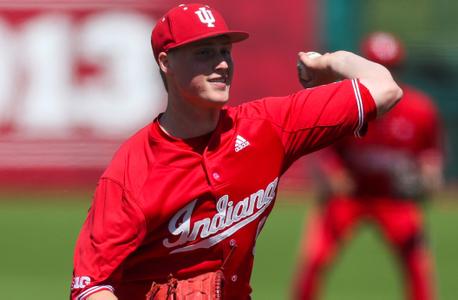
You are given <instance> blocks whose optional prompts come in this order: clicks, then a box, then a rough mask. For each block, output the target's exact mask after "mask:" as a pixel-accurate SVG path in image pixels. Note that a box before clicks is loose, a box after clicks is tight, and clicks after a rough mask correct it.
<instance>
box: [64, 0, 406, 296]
mask: <svg viewBox="0 0 458 300" xmlns="http://www.w3.org/2000/svg"><path fill="white" fill-rule="evenodd" d="M247 37H248V34H247V33H245V32H242V31H233V30H229V29H228V27H227V25H226V23H225V22H224V20H223V18H222V16H221V15H220V14H219V13H218V12H217V11H216V10H215V9H213V8H210V7H209V6H207V5H202V4H186V5H180V6H178V7H175V8H173V9H171V10H170V11H169V12H167V13H166V14H165V16H164V17H163V18H161V19H159V21H158V22H157V24H156V25H155V27H154V29H153V32H152V47H153V50H154V51H153V52H154V57H155V59H156V61H157V63H158V66H159V68H160V72H161V74H162V78H163V80H164V83H165V86H166V89H167V92H168V105H167V108H166V110H165V112H163V113H162V114H160V115H159V116H158V117H157V118H156V119H155V120H154V121H153V122H152V123H151V124H148V125H147V126H146V127H144V128H143V129H141V130H140V131H139V132H137V133H136V134H135V135H134V136H132V137H131V138H130V139H129V140H127V141H126V142H125V143H124V144H123V145H122V146H121V147H120V149H119V150H118V152H117V153H116V154H115V156H114V158H113V160H112V162H111V163H110V165H109V166H108V168H107V170H106V171H105V172H104V174H103V175H102V177H101V178H100V181H99V183H98V186H97V189H96V192H95V195H94V198H93V203H92V206H91V208H90V210H89V212H88V216H87V219H86V221H85V223H84V225H83V228H82V230H81V232H80V235H79V238H78V241H77V244H76V249H75V256H74V271H73V284H72V288H71V299H75V300H76V299H78V300H84V299H89V300H97V299H105V300H108V299H128V300H135V299H145V297H146V299H175V298H176V299H183V298H184V297H187V298H186V299H213V298H215V299H219V298H221V297H224V298H226V299H248V298H249V297H250V293H251V288H250V284H249V281H250V275H251V270H252V266H253V258H254V257H253V248H254V246H255V242H256V237H257V236H258V234H259V232H260V231H261V229H262V227H263V225H264V223H265V221H266V218H267V216H268V215H269V213H270V211H271V209H272V207H273V203H274V201H275V196H276V193H277V187H278V183H279V178H280V176H281V175H282V174H283V173H284V172H285V171H286V170H287V169H288V167H289V166H290V165H291V164H292V163H293V162H294V161H295V160H296V159H298V158H299V157H301V156H302V155H304V154H306V153H309V152H312V151H315V150H317V149H320V148H322V147H325V146H327V145H329V144H330V143H332V142H333V141H335V140H336V139H338V138H339V137H342V136H344V135H349V134H350V135H351V134H356V135H362V134H363V131H364V130H365V128H366V126H367V121H369V120H371V119H373V118H374V117H375V116H376V115H381V114H383V113H384V112H385V111H387V110H389V109H390V108H391V107H392V106H393V105H394V104H395V103H396V102H397V101H398V100H399V99H400V98H401V96H402V90H401V89H400V88H399V87H398V85H397V84H396V83H395V81H394V80H393V78H392V76H391V74H390V72H389V71H388V70H387V69H386V68H385V67H383V66H381V65H379V64H376V63H373V62H371V61H369V60H366V59H364V58H362V57H360V56H357V55H355V54H352V53H349V52H344V51H340V52H335V53H330V54H325V55H322V56H319V57H315V58H313V55H311V54H310V57H309V55H308V54H306V53H300V54H299V56H298V60H299V62H300V64H301V78H302V81H303V83H304V85H305V86H315V85H320V84H325V83H326V84H327V85H323V86H318V87H315V88H307V89H304V90H300V91H298V92H297V93H295V94H292V95H289V96H285V97H267V98H264V99H260V100H256V101H252V102H248V103H245V104H242V105H240V106H236V107H229V106H226V103H227V102H228V100H229V89H230V87H231V82H232V76H233V70H234V64H233V61H232V58H231V49H232V44H233V43H236V42H240V41H242V40H244V39H246V38H247ZM315 56H318V55H315ZM340 79H343V80H341V81H339V82H336V80H340ZM145 295H146V296H145Z"/></svg>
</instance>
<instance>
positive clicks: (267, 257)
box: [0, 191, 458, 300]
mask: <svg viewBox="0 0 458 300" xmlns="http://www.w3.org/2000/svg"><path fill="white" fill-rule="evenodd" d="M90 194H91V193H74V192H70V191H66V192H65V191H64V192H54V193H38V192H37V193H35V194H33V195H32V194H29V195H27V196H24V195H23V196H18V195H17V194H9V195H7V194H2V195H1V196H0V235H1V243H0V282H1V284H0V286H1V296H0V298H1V299H9V300H16V299H17V300H19V299H21V300H22V299H47V300H54V299H56V300H57V299H67V298H68V290H69V285H70V277H71V269H72V255H73V246H74V243H75V239H76V236H77V234H78V231H79V228H80V226H81V224H82V222H83V221H84V218H85V215H86V211H87V208H88V207H89V200H88V199H89V198H90V196H91V195H90ZM290 198H294V199H290ZM285 200H294V201H285ZM437 202H438V203H440V202H439V201H437ZM447 203H449V202H447ZM307 207H308V205H307V204H305V203H303V202H302V203H301V202H298V201H297V197H291V196H285V195H282V194H281V193H280V196H279V199H278V201H277V204H276V207H275V208H274V211H273V213H272V214H271V216H270V218H269V220H268V221H267V224H266V226H265V228H264V231H263V233H262V234H261V235H260V238H259V240H258V243H257V247H256V260H255V268H254V271H253V277H252V285H253V289H254V293H253V298H254V299H288V293H289V286H290V279H291V276H292V272H293V269H294V264H295V258H296V255H297V251H298V244H299V241H298V237H299V235H300V232H301V230H302V226H303V225H302V224H303V222H304V215H305V213H306V210H307ZM427 221H428V224H429V227H428V228H429V232H430V236H431V245H432V249H433V252H434V256H435V260H436V265H437V281H438V283H437V285H438V294H439V299H443V300H447V299H449V300H452V299H457V297H458V296H457V295H458V288H457V286H456V279H457V278H458V276H457V275H458V271H457V269H458V259H457V254H458V236H457V229H458V204H453V203H452V204H447V205H444V204H437V205H431V206H430V208H429V210H428V214H427ZM401 280H402V279H401V274H400V272H399V270H398V265H397V264H396V261H395V260H394V258H393V256H392V255H391V253H390V250H389V249H388V248H387V247H386V246H385V245H384V244H383V242H382V241H381V240H380V239H379V238H378V236H377V233H376V232H375V231H374V230H372V229H371V228H369V227H365V228H362V229H361V230H360V231H359V233H358V234H357V236H356V237H355V239H354V240H353V242H352V243H350V244H349V245H348V246H347V247H346V248H345V249H344V251H343V252H342V255H341V256H340V257H339V258H338V259H337V260H336V264H335V265H334V266H333V268H332V269H330V272H329V276H328V277H327V280H326V286H325V290H324V294H323V296H324V299H328V300H330V299H336V300H337V299H339V300H345V299H349V300H350V299H351V300H358V299H403V290H402V281H401Z"/></svg>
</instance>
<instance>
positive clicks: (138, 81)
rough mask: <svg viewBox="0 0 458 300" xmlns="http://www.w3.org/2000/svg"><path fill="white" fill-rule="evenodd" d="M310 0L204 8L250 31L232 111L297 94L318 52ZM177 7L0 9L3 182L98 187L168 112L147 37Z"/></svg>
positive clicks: (19, 5)
mask: <svg viewBox="0 0 458 300" xmlns="http://www.w3.org/2000/svg"><path fill="white" fill-rule="evenodd" d="M312 2H314V1H299V0H294V1H290V3H288V5H285V4H284V3H280V2H278V3H269V5H266V2H265V1H259V0H254V1H241V0H234V1H206V3H208V4H210V5H211V6H214V7H215V8H217V9H218V10H219V11H221V12H222V13H223V14H224V16H225V17H226V19H227V22H228V23H229V24H230V26H231V27H234V28H237V29H241V30H246V31H248V32H250V33H251V37H250V39H249V40H248V41H246V42H244V43H241V44H240V46H239V45H237V46H236V47H234V61H235V64H236V71H235V80H234V82H233V88H232V94H231V96H232V99H233V100H232V103H231V104H238V103H240V102H243V101H246V100H250V99H255V98H259V97H262V96H272V95H285V94H288V93H291V92H294V91H295V90H297V89H298V88H299V85H298V82H297V78H296V71H295V60H296V54H297V52H298V51H300V50H304V49H314V45H315V43H314V41H315V37H314V35H313V32H314V24H315V22H314V18H313V16H314V15H316V14H315V10H316V7H315V6H314V5H312ZM179 3H181V1H158V0H150V1H140V0H138V1H135V0H133V1H123V0H119V1H106V0H105V1H104V0H94V1H51V0H41V1H20V0H16V1H1V2H0V45H1V47H0V62H1V63H0V182H2V183H3V184H10V183H11V182H12V181H15V182H18V183H19V184H21V183H24V181H30V182H33V181H37V182H40V183H42V182H45V181H46V180H45V178H49V180H50V181H51V182H54V183H58V182H60V181H65V180H64V179H63V178H65V176H62V174H67V175H68V174H72V175H71V176H70V177H69V178H71V179H72V180H75V182H80V181H85V180H87V181H93V180H95V179H94V178H96V176H98V175H99V174H100V172H101V170H103V169H104V167H105V166H106V165H107V164H108V162H109V160H110V158H111V157H112V155H113V153H114V152H115V151H116V149H117V147H118V146H119V144H120V143H121V141H122V140H124V139H125V138H126V137H128V136H129V135H131V134H132V133H134V132H135V131H136V130H138V129H139V128H141V127H143V126H145V125H146V124H148V122H150V121H151V120H152V119H153V118H154V117H155V116H156V115H157V114H158V113H160V112H161V111H163V109H164V108H165V104H166V103H165V102H166V94H165V91H164V88H163V86H162V81H161V79H160V76H159V72H158V69H157V66H156V63H155V61H154V58H153V56H152V51H151V45H150V40H149V38H150V33H151V29H152V26H153V25H154V23H155V21H156V20H157V19H158V18H160V17H161V16H162V15H163V14H164V13H165V12H166V11H167V9H169V8H171V7H172V6H174V5H177V4H179ZM90 171H92V173H91V172H90ZM88 172H89V173H88ZM78 174H80V175H81V176H79V175H78ZM88 174H93V176H88ZM78 177H79V178H80V179H81V180H76V179H75V178H78ZM30 182H29V183H30Z"/></svg>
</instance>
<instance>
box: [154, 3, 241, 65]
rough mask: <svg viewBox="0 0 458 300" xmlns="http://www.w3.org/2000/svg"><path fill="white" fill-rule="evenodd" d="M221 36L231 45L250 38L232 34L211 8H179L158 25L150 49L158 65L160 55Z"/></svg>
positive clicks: (189, 6)
mask: <svg viewBox="0 0 458 300" xmlns="http://www.w3.org/2000/svg"><path fill="white" fill-rule="evenodd" d="M221 35H224V36H227V37H228V38H229V40H230V41H231V42H232V43H235V42H240V41H243V40H245V39H247V38H248V33H246V32H243V31H233V30H229V28H228V27H227V25H226V22H225V21H224V19H223V17H222V16H221V14H220V13H219V12H218V11H216V10H215V9H213V8H210V7H209V6H208V5H205V4H198V3H193V4H180V5H179V6H177V7H174V8H172V9H171V10H169V11H168V12H167V13H166V14H165V16H163V17H162V18H161V19H160V20H159V21H158V22H157V23H156V26H155V27H154V29H153V32H152V34H151V45H152V47H153V52H154V57H155V58H156V61H157V58H158V56H159V53H161V52H167V51H169V50H170V49H173V48H176V47H179V46H183V45H186V44H189V43H192V42H195V41H198V40H202V39H206V38H211V37H216V36H221Z"/></svg>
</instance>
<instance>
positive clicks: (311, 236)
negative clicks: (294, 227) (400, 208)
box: [293, 199, 359, 300]
mask: <svg viewBox="0 0 458 300" xmlns="http://www.w3.org/2000/svg"><path fill="white" fill-rule="evenodd" d="M358 214H359V207H358V204H357V203H356V202H355V201H351V200H348V199H346V200H343V199H334V200H330V201H328V202H327V203H325V204H323V205H322V206H321V207H319V208H317V209H316V210H314V211H312V212H311V213H310V214H309V220H308V224H307V229H306V231H305V232H306V235H305V236H304V239H303V244H302V249H301V253H300V255H301V257H300V259H299V262H298V270H297V272H296V274H297V276H296V277H295V278H296V279H295V282H294V286H293V299H300V300H309V299H317V298H318V294H319V290H320V285H321V283H322V279H323V276H324V273H325V270H326V268H327V267H328V266H329V264H330V263H331V261H332V259H333V258H334V257H335V255H336V254H337V253H338V251H339V248H340V242H341V241H342V240H343V239H344V238H345V237H347V236H349V233H350V230H351V228H352V225H353V224H354V223H355V221H356V220H357V219H358Z"/></svg>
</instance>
